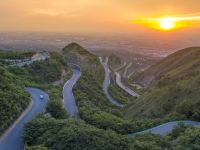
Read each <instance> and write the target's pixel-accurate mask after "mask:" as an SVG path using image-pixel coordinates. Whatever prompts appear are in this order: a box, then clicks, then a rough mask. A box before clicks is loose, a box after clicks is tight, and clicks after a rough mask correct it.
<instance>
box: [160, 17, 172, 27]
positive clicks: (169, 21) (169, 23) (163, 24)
mask: <svg viewBox="0 0 200 150" xmlns="http://www.w3.org/2000/svg"><path fill="white" fill-rule="evenodd" d="M159 27H160V28H161V29H163V30H171V29H173V28H175V19H173V18H162V19H161V20H160V21H159Z"/></svg>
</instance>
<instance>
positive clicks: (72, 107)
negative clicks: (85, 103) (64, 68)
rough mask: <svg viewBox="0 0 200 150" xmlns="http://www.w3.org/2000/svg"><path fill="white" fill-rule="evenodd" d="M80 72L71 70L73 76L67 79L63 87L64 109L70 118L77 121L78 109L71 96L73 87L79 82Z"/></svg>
mask: <svg viewBox="0 0 200 150" xmlns="http://www.w3.org/2000/svg"><path fill="white" fill-rule="evenodd" d="M80 76H81V72H80V71H79V70H77V69H73V76H72V77H71V79H69V80H68V81H67V82H66V83H65V85H64V87H63V101H64V106H65V109H66V110H67V112H68V114H69V116H70V117H72V118H75V119H78V118H79V116H78V108H77V105H76V101H75V98H74V95H73V91H72V90H73V86H74V85H75V84H76V82H77V81H78V80H79V78H80Z"/></svg>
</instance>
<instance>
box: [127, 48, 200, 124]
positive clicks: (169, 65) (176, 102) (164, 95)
mask: <svg viewBox="0 0 200 150" xmlns="http://www.w3.org/2000/svg"><path fill="white" fill-rule="evenodd" d="M199 66H200V48H198V47H195V48H187V49H183V50H181V51H178V52H176V53H174V54H172V55H170V56H168V57H167V58H165V59H164V60H162V61H161V62H160V63H158V64H156V65H154V66H152V67H150V68H149V69H147V70H146V71H144V72H143V73H142V74H140V76H138V77H136V79H137V80H138V81H140V82H143V81H145V80H146V79H147V78H149V76H151V77H153V78H154V80H153V81H152V82H151V83H150V85H149V87H148V88H147V89H146V90H145V92H144V94H143V96H142V97H141V98H140V99H138V102H137V103H134V104H132V105H130V106H129V108H128V110H127V111H126V116H128V117H135V116H138V117H141V116H145V117H164V116H166V115H169V114H170V115H171V117H172V118H190V119H197V120H199V119H200V112H199V108H200V98H199V93H200V67H199Z"/></svg>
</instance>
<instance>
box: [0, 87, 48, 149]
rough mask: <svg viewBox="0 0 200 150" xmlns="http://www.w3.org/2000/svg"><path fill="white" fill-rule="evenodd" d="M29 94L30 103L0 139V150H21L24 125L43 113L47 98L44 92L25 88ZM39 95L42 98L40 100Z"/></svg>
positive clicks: (22, 147)
mask: <svg viewBox="0 0 200 150" xmlns="http://www.w3.org/2000/svg"><path fill="white" fill-rule="evenodd" d="M26 90H27V92H29V93H30V94H31V98H32V102H31V104H30V105H29V106H28V108H27V109H26V110H25V111H24V112H23V114H22V115H21V116H20V117H19V118H18V119H17V120H16V121H15V123H14V124H13V125H12V126H11V127H10V128H9V129H8V130H7V131H6V132H5V134H4V135H3V136H2V137H1V139H0V150H23V149H24V142H23V128H24V124H26V123H27V122H29V121H31V120H32V119H33V118H34V117H35V116H36V115H38V114H39V113H41V112H43V110H44V109H45V107H46V106H47V103H48V100H49V96H48V94H47V93H45V92H44V91H41V90H39V89H36V88H27V89H26ZM40 95H43V96H44V98H43V99H40Z"/></svg>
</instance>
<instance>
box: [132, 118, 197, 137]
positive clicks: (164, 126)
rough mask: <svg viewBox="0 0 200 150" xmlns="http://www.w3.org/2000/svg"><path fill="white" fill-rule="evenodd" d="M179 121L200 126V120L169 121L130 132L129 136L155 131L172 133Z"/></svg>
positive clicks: (154, 132)
mask: <svg viewBox="0 0 200 150" xmlns="http://www.w3.org/2000/svg"><path fill="white" fill-rule="evenodd" d="M178 123H184V124H185V125H190V126H194V127H195V126H200V122H197V121H190V120H185V121H172V122H168V123H164V124H162V125H159V126H156V127H154V128H151V129H147V130H144V131H142V132H136V133H133V134H130V135H129V136H134V135H138V134H144V133H153V134H158V135H161V136H165V135H167V134H168V133H170V132H171V131H172V130H173V128H174V127H175V126H176V125H177V124H178Z"/></svg>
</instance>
